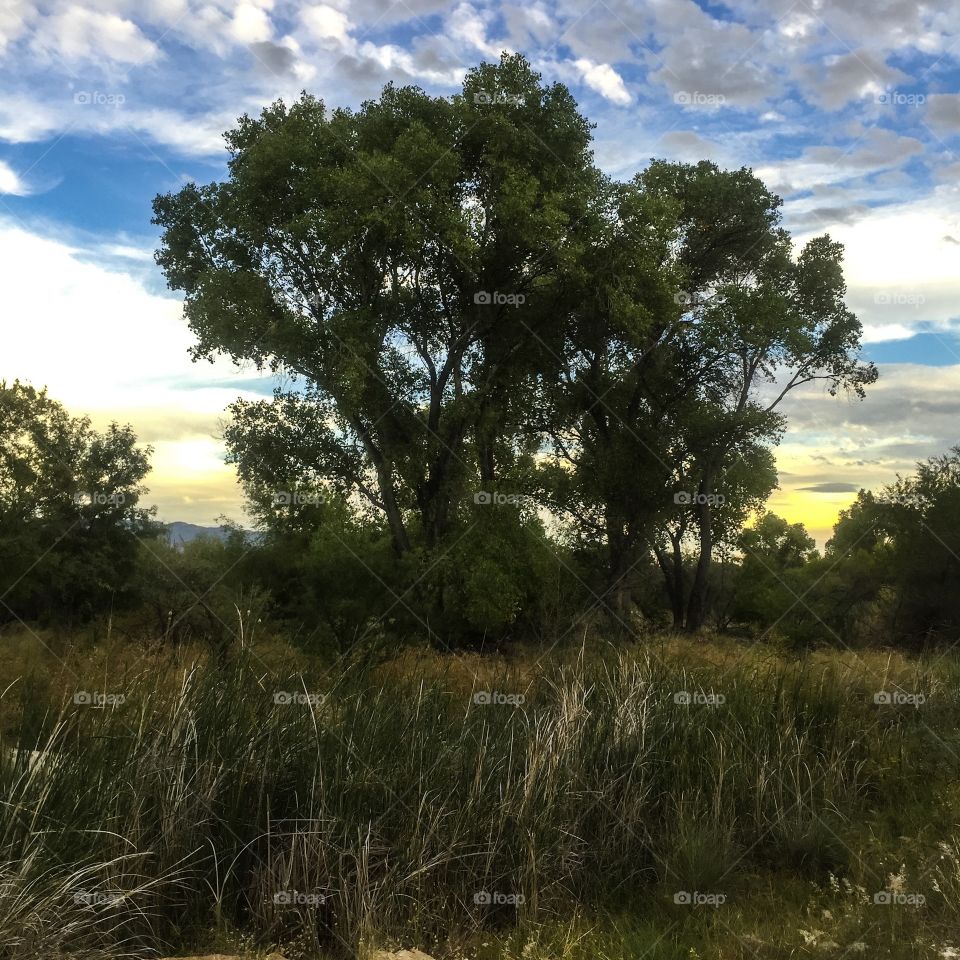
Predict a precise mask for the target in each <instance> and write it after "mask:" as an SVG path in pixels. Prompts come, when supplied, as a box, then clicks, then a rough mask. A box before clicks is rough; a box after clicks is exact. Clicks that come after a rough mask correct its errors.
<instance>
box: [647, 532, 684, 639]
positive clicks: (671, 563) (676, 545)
mask: <svg viewBox="0 0 960 960" xmlns="http://www.w3.org/2000/svg"><path fill="white" fill-rule="evenodd" d="M668 536H669V537H670V542H671V544H672V547H673V549H672V551H671V553H670V555H669V556H668V555H667V554H666V553H665V552H664V551H663V550H661V549H659V547H657V548H655V551H654V552H655V553H656V556H657V563H658V564H659V565H660V570H661V572H662V573H663V581H664V584H665V585H666V588H667V598H668V599H669V600H670V612H671V614H672V616H673V629H674V630H678V631H679V630H682V629H683V623H684V613H685V610H684V599H685V589H684V588H685V587H686V584H685V582H684V581H685V577H684V575H683V553H682V552H681V550H680V541H681V540H682V539H683V535H682V534H678V535H677V536H674V535H673V534H672V533H668Z"/></svg>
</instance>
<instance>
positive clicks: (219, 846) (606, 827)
mask: <svg viewBox="0 0 960 960" xmlns="http://www.w3.org/2000/svg"><path fill="white" fill-rule="evenodd" d="M917 682H921V683H927V682H928V680H925V679H924V678H922V677H918V678H917ZM877 689H878V687H877V678H876V676H874V675H870V674H868V673H867V672H865V671H862V670H861V671H860V672H859V673H856V672H853V671H850V670H845V669H841V668H840V667H838V666H837V664H835V663H818V662H816V661H815V660H812V659H811V660H807V661H804V662H798V663H784V662H782V661H780V660H776V659H770V660H767V661H762V660H759V659H755V658H752V659H751V658H744V659H742V660H733V661H731V662H725V663H722V664H719V665H717V664H710V663H701V664H697V665H695V666H692V667H691V666H690V665H689V664H684V662H682V661H678V660H677V659H676V658H672V657H670V656H664V655H661V653H659V652H657V651H655V650H653V649H650V650H640V651H637V652H633V653H627V652H623V651H607V652H604V653H597V654H594V655H591V656H589V657H584V656H580V657H578V658H576V659H574V660H572V661H570V660H568V661H566V662H563V663H552V664H551V665H547V666H544V667H543V668H542V669H541V668H539V667H538V668H537V669H535V670H534V669H530V668H529V666H528V667H526V668H524V669H519V670H518V669H512V668H509V667H507V666H499V667H495V668H492V669H489V670H486V671H485V672H484V674H483V675H482V676H474V677H471V675H470V674H469V673H468V672H465V671H463V670H460V669H456V664H454V663H451V664H450V669H445V668H444V667H442V666H440V667H438V666H437V665H436V664H433V665H431V667H430V668H429V669H426V668H424V669H411V668H410V667H409V665H408V666H407V667H406V668H405V669H404V670H402V671H398V670H390V669H384V668H383V667H382V666H380V667H378V666H370V665H365V664H358V663H352V664H344V665H342V666H341V667H339V668H338V669H336V670H333V671H331V672H330V673H329V674H327V675H325V676H324V677H322V678H314V679H312V680H311V679H309V678H306V677H304V676H301V675H292V674H284V673H274V672H268V671H266V670H265V668H264V666H263V664H262V662H261V661H259V660H258V659H257V658H256V657H254V656H253V655H252V654H251V653H250V652H249V651H243V650H241V651H238V652H236V653H234V654H232V655H231V656H230V657H229V658H228V659H227V661H226V662H224V663H220V664H217V665H214V664H209V663H203V664H200V663H198V664H194V665H192V666H188V667H187V668H185V669H177V668H174V667H169V668H168V669H167V670H163V669H160V668H159V667H154V668H153V669H151V670H149V671H144V672H143V673H141V674H140V675H138V676H134V677H132V678H131V677H127V678H126V679H125V680H124V685H123V688H122V689H118V690H107V691H103V692H108V693H114V694H122V696H123V698H124V702H123V703H116V704H110V705H105V706H103V707H97V706H94V705H88V704H74V703H73V702H72V698H69V697H67V698H65V702H64V703H63V704H55V705H53V706H52V707H51V710H50V712H49V713H47V714H46V715H45V716H44V718H43V722H42V723H39V724H38V723H37V722H36V710H35V709H34V710H33V711H32V713H31V716H33V718H34V719H33V720H32V721H31V723H32V726H31V728H30V731H29V733H30V736H29V737H27V733H28V731H26V730H25V731H24V733H23V737H22V738H21V743H20V744H19V746H20V747H22V748H23V749H20V750H17V749H13V750H10V749H5V750H4V751H3V753H2V759H0V796H2V798H3V803H2V805H0V957H2V958H5V960H7V958H17V960H20V958H26V957H31V958H34V957H37V958H45V957H53V956H57V955H59V953H60V952H61V951H64V950H70V951H72V952H74V953H75V954H77V955H78V956H82V955H83V953H84V951H86V952H87V954H88V955H89V956H100V955H106V953H105V951H107V950H110V949H113V953H112V954H111V956H118V955H123V954H124V952H127V953H129V954H130V955H147V954H148V953H149V951H150V950H152V949H160V948H162V947H163V946H165V945H166V946H169V945H177V944H180V943H183V942H185V941H186V940H188V939H189V938H190V937H191V935H192V934H193V932H195V931H196V930H202V929H207V928H209V927H211V926H218V925H219V926H225V925H238V926H241V927H243V928H244V929H247V930H252V931H254V932H255V933H256V934H257V935H259V936H261V937H262V938H263V939H264V941H265V942H266V941H270V942H293V941H296V942H299V943H301V944H304V945H305V946H309V947H311V948H313V949H316V950H320V949H322V950H324V951H327V952H329V953H332V954H341V953H342V954H349V953H351V952H353V951H355V950H356V949H357V947H358V945H359V944H361V943H369V942H371V941H374V940H377V939H379V938H383V937H389V936H391V935H393V936H397V937H403V938H405V939H407V940H416V941H419V942H424V943H426V942H430V941H431V940H433V939H434V938H436V937H437V936H441V935H442V936H444V937H456V936H457V935H458V933H463V934H464V935H467V934H469V933H470V932H471V931H475V930H477V929H484V928H490V929H493V928H501V929H502V928H505V927H510V926H513V925H514V924H516V923H517V922H518V921H536V922H541V921H544V920H548V919H549V918H564V917H568V916H570V915H571V913H572V912H573V911H575V910H576V909H577V908H579V907H582V906H583V905H590V904H598V905H601V904H602V905H604V906H606V907H609V906H610V905H611V904H614V903H617V904H622V905H624V906H627V907H628V906H629V905H630V904H635V903H637V902H639V901H641V900H642V899H643V898H645V897H649V896H650V895H651V891H653V890H654V889H656V890H660V891H661V892H663V891H667V892H669V891H707V892H715V893H725V894H730V893H731V892H734V891H736V890H737V889H738V886H741V885H742V883H743V879H742V878H743V877H744V876H745V875H747V874H749V872H750V871H751V870H757V869H765V868H767V867H787V868H789V869H791V870H794V871H796V872H797V873H798V875H801V876H811V877H815V876H818V875H825V874H826V873H827V872H828V871H831V870H832V871H838V870H842V869H843V866H844V862H845V860H846V858H847V857H848V855H849V854H848V851H847V850H846V849H845V846H844V843H843V842H842V840H841V839H840V838H841V837H842V836H843V834H844V829H845V824H846V822H847V821H849V820H850V819H851V818H856V817H859V816H861V815H862V813H863V811H864V810H865V809H866V808H867V804H868V802H870V801H871V798H872V797H874V796H875V795H876V793H877V791H878V790H879V789H881V788H882V789H891V784H892V783H894V782H896V781H899V780H900V779H902V780H903V781H904V782H906V780H907V779H908V777H909V772H910V771H909V768H910V765H911V764H912V763H913V760H914V757H913V756H912V755H911V754H910V752H909V751H910V746H909V745H910V743H912V740H911V739H910V738H908V737H907V736H906V732H907V731H908V729H909V728H910V724H911V723H913V722H914V721H913V719H912V716H911V715H910V714H909V713H907V712H905V711H902V710H897V709H893V710H887V711H883V710H880V709H878V708H877V707H876V706H875V705H874V703H873V692H874V691H875V690H877ZM284 694H288V695H289V694H293V695H294V696H293V697H290V696H284ZM285 700H286V701H292V702H282V701H285ZM685 700H689V701H690V702H689V703H685V702H684V701H685ZM278 701H281V702H278ZM38 730H39V731H40V732H39V735H38ZM7 746H8V747H10V746H11V744H8V745H7ZM28 748H30V749H32V748H37V749H39V750H40V751H42V756H39V757H31V756H29V755H28V754H27V753H26V749H28ZM284 901H286V902H284ZM24 931H26V933H24ZM98 951H99V952H98Z"/></svg>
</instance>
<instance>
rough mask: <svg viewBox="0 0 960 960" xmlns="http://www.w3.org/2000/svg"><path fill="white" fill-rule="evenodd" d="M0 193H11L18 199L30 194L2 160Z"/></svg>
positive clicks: (0, 162)
mask: <svg viewBox="0 0 960 960" xmlns="http://www.w3.org/2000/svg"><path fill="white" fill-rule="evenodd" d="M0 193H12V194H14V195H15V196H18V197H25V196H27V194H29V193H30V190H29V189H28V187H27V185H26V184H25V183H24V182H23V180H22V179H21V178H20V177H19V176H18V175H17V173H16V172H15V171H14V170H11V169H10V167H9V166H8V165H7V164H6V163H4V162H3V161H2V160H0Z"/></svg>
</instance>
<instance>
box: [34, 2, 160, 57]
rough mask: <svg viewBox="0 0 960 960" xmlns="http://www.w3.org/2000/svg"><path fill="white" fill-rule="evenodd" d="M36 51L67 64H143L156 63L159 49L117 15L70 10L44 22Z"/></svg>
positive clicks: (132, 25)
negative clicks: (56, 56) (108, 62)
mask: <svg viewBox="0 0 960 960" xmlns="http://www.w3.org/2000/svg"><path fill="white" fill-rule="evenodd" d="M34 42H35V45H36V47H37V48H38V49H39V50H41V51H44V52H46V53H52V54H56V55H58V56H60V57H62V58H63V59H64V60H68V61H79V60H91V61H94V62H97V61H102V60H108V61H113V62H116V63H122V64H142V63H148V62H150V61H151V60H154V59H155V58H156V57H157V56H158V55H159V53H160V49H159V48H158V47H157V45H156V44H154V43H153V42H152V41H151V40H148V39H147V38H146V37H145V36H144V35H143V33H141V31H140V28H139V27H138V26H137V25H136V24H135V23H134V22H133V21H132V20H125V19H124V18H122V17H119V16H117V15H116V14H115V13H103V12H100V11H97V10H89V9H87V8H85V7H79V6H70V7H67V8H66V9H65V10H61V11H59V12H57V13H55V14H53V15H52V16H49V17H46V18H44V20H42V21H41V23H40V26H39V29H38V30H37V33H36V35H35V37H34Z"/></svg>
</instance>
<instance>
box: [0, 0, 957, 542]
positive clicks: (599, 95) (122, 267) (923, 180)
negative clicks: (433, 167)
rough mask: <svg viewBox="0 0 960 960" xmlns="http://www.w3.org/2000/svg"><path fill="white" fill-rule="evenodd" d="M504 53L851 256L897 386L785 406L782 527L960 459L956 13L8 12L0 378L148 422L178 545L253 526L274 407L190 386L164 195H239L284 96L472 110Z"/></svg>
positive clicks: (527, 7) (838, 5) (250, 382)
mask: <svg viewBox="0 0 960 960" xmlns="http://www.w3.org/2000/svg"><path fill="white" fill-rule="evenodd" d="M501 50H512V51H516V50H519V51H522V52H524V53H525V54H526V55H527V56H528V57H529V59H530V60H531V61H532V62H533V64H534V66H535V67H536V68H537V69H538V70H539V71H540V72H541V73H542V74H543V75H544V78H545V79H546V80H548V81H553V80H559V81H562V82H564V83H566V84H567V85H568V86H569V87H570V89H571V91H572V92H573V94H574V95H575V97H576V98H577V100H578V101H579V103H580V105H581V109H582V110H583V111H584V112H585V113H586V115H587V116H588V117H590V118H591V120H593V121H594V122H595V123H596V131H595V137H596V144H595V149H596V156H597V159H598V161H599V162H600V164H601V165H602V166H603V167H604V168H605V169H606V170H607V171H609V172H610V173H611V174H613V175H616V176H620V177H629V176H631V175H632V174H633V173H635V172H636V171H637V170H639V169H641V168H642V167H643V166H644V165H645V164H646V163H647V162H648V161H649V158H651V157H668V158H671V159H677V160H690V161H694V160H698V159H701V158H705V157H706V158H709V159H712V160H715V161H716V162H718V163H720V164H722V165H724V166H741V165H747V166H751V167H752V168H753V169H754V170H755V171H756V172H757V173H758V174H759V175H760V176H761V177H763V178H764V180H765V181H766V182H767V183H768V184H769V185H770V186H771V187H772V188H773V189H775V190H776V191H777V192H778V193H779V194H780V195H781V196H782V197H783V198H784V221H785V225H786V226H787V227H788V228H789V229H790V230H791V231H792V233H793V234H794V236H795V238H796V239H797V240H798V241H800V242H802V241H803V240H805V239H807V238H809V237H810V236H813V235H815V234H817V233H822V232H829V233H830V234H831V235H833V236H834V237H835V238H837V239H839V240H841V241H842V242H843V243H844V244H845V247H846V251H847V259H846V274H847V280H848V285H849V296H848V302H849V304H850V306H851V308H852V309H854V310H855V311H856V312H857V313H858V315H859V316H860V317H861V319H862V320H863V322H864V326H865V340H866V346H865V354H866V356H867V357H869V358H870V359H873V360H875V361H876V362H877V363H878V364H879V365H880V367H881V379H880V381H879V383H878V384H877V385H876V387H875V388H874V389H873V390H872V391H871V393H870V396H869V397H868V399H867V401H866V402H865V403H863V404H851V403H849V402H848V401H846V400H834V399H831V398H829V397H827V396H825V395H824V394H823V393H822V392H821V391H819V390H810V391H808V392H807V393H805V394H803V395H802V396H796V397H793V398H791V400H790V403H789V406H788V407H787V409H786V412H787V414H788V416H789V417H790V421H791V428H790V431H789V432H788V434H787V437H786V439H785V441H784V444H783V445H782V446H781V448H780V450H779V452H778V463H779V465H780V468H781V479H782V488H783V489H782V490H781V491H780V492H779V493H778V494H777V495H776V496H775V498H774V500H773V502H772V506H773V507H774V509H777V510H778V511H779V512H782V513H784V514H786V515H788V516H789V517H790V519H802V520H804V521H805V522H807V523H808V525H809V526H810V527H811V528H812V529H813V530H814V531H815V532H816V533H817V535H818V537H819V538H820V539H821V540H822V539H823V536H824V535H825V533H826V531H827V530H828V529H829V526H830V524H831V523H832V520H833V518H834V517H835V516H836V512H837V510H838V509H839V508H841V507H842V506H844V505H845V504H846V503H848V502H849V500H850V499H851V497H852V493H851V492H850V490H851V488H852V489H854V490H855V489H856V488H858V487H860V486H866V487H870V486H877V485H878V484H880V483H883V482H885V481H887V480H889V479H891V478H892V476H893V474H894V473H895V472H897V471H900V472H903V471H909V470H910V468H911V465H912V463H913V461H914V460H916V459H918V458H923V457H926V456H929V455H930V454H933V453H938V452H942V451H943V450H945V449H946V448H947V447H949V446H951V445H952V444H954V443H957V442H958V437H960V430H958V429H957V424H958V423H960V418H958V417H957V413H958V409H957V406H958V401H957V396H958V387H960V339H958V337H960V307H958V305H957V304H958V297H957V294H958V293H960V279H958V277H960V271H958V269H957V268H958V266H960V194H958V190H957V186H956V185H957V182H958V177H960V140H958V134H960V94H958V92H957V91H958V89H960V7H958V6H956V5H954V4H951V3H948V2H935V3H930V4H924V5H922V6H919V5H916V4H914V3H912V2H904V0H890V2H884V0H878V2H874V3H870V4H867V3H864V2H863V0H839V2H832V3H830V4H825V3H822V2H809V3H808V2H787V0H772V2H759V0H732V2H730V3H722V4H721V3H695V2H692V0H662V2H661V0H657V2H642V0H597V2H591V0H535V2H532V3H523V4H521V3H506V2H486V3H484V2H479V0H477V2H463V3H458V2H453V3H451V2H445V0H402V2H390V0H329V2H328V3H325V4H308V3H298V2H283V0H247V2H232V3H228V2H225V0H221V2H218V0H137V2H133V0H131V2H124V0H80V2H59V0H51V2H47V3H31V2H23V0H5V2H4V4H3V7H2V9H0V56H2V64H3V69H2V74H0V77H2V79H0V84H2V93H3V96H2V97H0V257H2V259H0V263H2V264H3V269H4V273H5V280H4V287H5V292H6V293H7V297H6V300H7V305H6V309H5V310H4V313H3V319H2V320H0V323H2V325H3V337H4V343H5V349H4V350H3V351H2V352H0V377H6V378H12V377H15V376H20V377H22V378H27V379H30V380H32V381H33V382H34V383H37V384H41V383H45V384H49V386H50V389H51V392H52V393H53V394H54V395H55V396H57V397H58V398H60V399H62V400H63V401H64V402H66V403H67V404H68V405H69V406H70V407H71V409H73V410H75V411H76V412H86V413H89V414H90V415H91V416H92V417H93V418H94V419H95V420H96V421H97V422H105V421H107V420H109V419H111V418H114V417H116V418H119V419H121V420H127V421H130V422H132V423H133V424H134V426H135V427H136V428H137V429H138V431H139V433H140V434H141V435H142V436H143V437H144V439H145V440H148V441H149V442H151V443H153V444H154V446H155V448H156V454H155V456H154V462H155V472H154V474H153V476H152V478H151V486H152V489H153V494H154V497H153V498H154V499H155V500H156V502H158V503H159V505H160V508H161V515H162V516H163V517H164V518H165V519H186V520H192V521H194V522H201V523H211V522H213V520H214V518H215V517H216V516H217V515H219V514H220V513H228V514H230V515H232V516H234V517H237V518H240V516H241V514H240V495H239V491H238V490H237V488H236V485H235V483H234V481H233V478H232V473H231V471H230V470H229V469H228V468H226V467H225V466H224V465H223V463H222V446H221V444H220V441H219V439H218V435H217V434H218V429H219V428H218V421H219V419H220V416H221V412H222V410H223V408H224V407H225V406H226V404H227V403H228V402H229V401H230V400H231V399H233V398H234V397H235V396H237V395H238V394H253V393H256V392H259V391H262V389H263V387H264V384H262V383H259V384H258V382H257V380H256V377H255V375H253V374H252V373H251V371H249V370H248V371H235V370H234V369H233V368H232V367H231V366H230V365H229V364H228V363H226V362H219V361H218V362H217V363H216V364H215V365H214V366H213V367H210V366H209V365H207V364H202V365H194V364H191V363H190V361H189V359H188V357H187V356H186V350H187V348H188V347H189V345H190V337H189V333H188V331H186V329H185V327H184V325H183V323H182V321H181V320H180V317H179V304H178V302H177V301H176V299H175V298H174V297H172V296H171V295H170V294H168V293H167V292H166V291H165V290H164V288H163V283H162V278H161V277H160V275H159V272H158V270H157V268H156V267H155V266H154V264H153V263H152V259H151V256H152V250H153V247H154V245H155V241H156V232H155V230H154V228H153V227H151V225H150V222H149V220H150V204H151V201H152V199H153V197H154V195H155V194H156V193H158V192H165V191H167V190H172V189H177V188H178V187H179V186H180V185H182V183H184V182H186V181H187V180H190V179H195V180H198V181H200V182H207V181H209V180H212V179H215V178H218V177H220V176H222V174H223V169H224V167H223V163H224V157H225V152H224V150H223V146H222V142H221V139H220V135H221V133H222V131H223V130H225V129H226V128H228V127H229V126H231V125H232V123H233V121H234V120H235V118H236V117H237V116H238V115H239V114H241V113H244V112H255V111H257V110H259V109H260V108H261V107H262V106H263V105H264V104H266V103H268V102H270V101H272V100H274V99H275V98H277V97H283V98H287V99H289V98H292V97H295V96H296V95H297V94H298V92H299V91H300V90H301V89H307V90H308V91H310V92H312V93H314V94H316V95H317V96H320V97H321V98H323V99H324V100H325V101H326V102H327V103H329V104H331V105H343V106H355V105H357V104H359V103H360V102H361V101H362V100H364V99H366V98H370V97H375V96H376V95H377V94H378V93H379V91H380V89H381V87H382V86H383V84H384V83H386V82H388V81H393V82H396V83H400V84H403V83H415V84H418V85H420V86H422V87H424V88H425V89H427V90H429V91H431V92H434V93H437V94H443V93H453V92H455V91H456V90H457V89H458V87H459V84H460V81H461V79H462V77H463V74H464V72H465V70H466V69H467V68H469V67H470V66H472V65H474V64H476V63H478V62H479V61H480V60H483V59H495V58H496V57H498V56H499V53H500V51H501ZM811 488H812V489H811ZM841 488H842V489H841Z"/></svg>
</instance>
